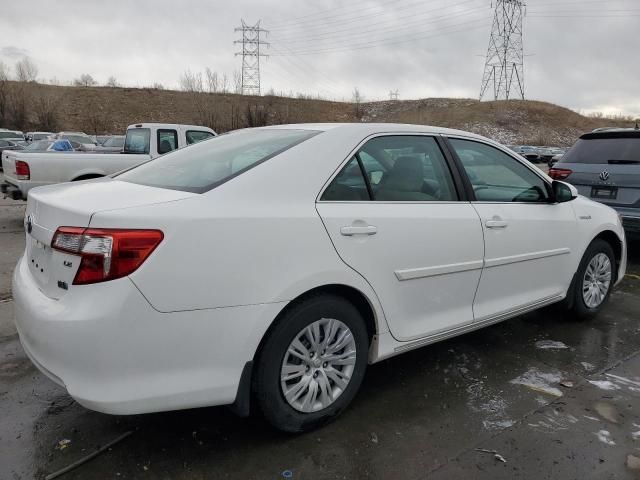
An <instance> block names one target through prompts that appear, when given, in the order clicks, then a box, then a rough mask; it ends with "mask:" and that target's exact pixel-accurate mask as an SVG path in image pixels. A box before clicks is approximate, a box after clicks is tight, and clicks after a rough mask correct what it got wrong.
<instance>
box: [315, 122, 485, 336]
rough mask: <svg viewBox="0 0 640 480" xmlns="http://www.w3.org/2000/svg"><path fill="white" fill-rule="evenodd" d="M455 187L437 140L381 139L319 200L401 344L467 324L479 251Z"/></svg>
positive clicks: (347, 258) (475, 226)
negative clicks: (369, 285)
mask: <svg viewBox="0 0 640 480" xmlns="http://www.w3.org/2000/svg"><path fill="white" fill-rule="evenodd" d="M460 190H461V184H460V183H457V182H456V180H455V176H454V175H452V169H451V166H450V165H449V162H447V160H446V159H445V156H444V155H443V151H442V150H441V148H440V145H439V140H437V139H436V138H434V137H431V136H421V135H413V134H412V135H382V136H377V137H374V138H371V139H370V140H368V141H366V142H365V143H364V144H363V145H362V146H361V148H360V149H359V150H358V152H357V154H355V155H354V156H353V157H352V158H351V159H350V160H349V161H348V162H347V163H346V165H345V166H344V167H343V168H342V170H341V171H340V172H339V174H338V175H337V176H336V177H335V178H334V179H333V180H332V182H331V183H330V184H329V186H328V187H327V188H326V190H325V191H324V192H323V194H322V196H321V197H320V200H319V202H318V203H317V209H318V212H319V214H320V216H321V217H322V220H323V221H324V224H325V226H326V228H327V231H328V233H329V235H330V237H331V240H332V241H333V244H334V246H335V248H336V250H337V252H338V254H339V255H340V257H341V258H342V259H343V261H344V262H345V263H347V264H348V265H349V266H351V267H352V268H353V269H354V270H356V271H357V272H359V273H360V274H361V275H362V276H363V277H364V278H365V279H366V280H367V281H368V282H369V283H370V284H371V285H372V287H373V288H374V290H375V291H376V293H377V295H378V297H379V299H380V301H381V303H382V307H383V309H384V312H385V315H386V317H387V321H388V324H389V327H390V329H391V333H392V334H393V336H394V337H395V338H397V339H399V340H403V341H406V340H413V339H418V338H420V337H424V336H427V335H429V334H435V333H438V332H440V331H444V330H449V329H452V328H455V327H460V326H464V325H468V324H471V323H472V322H473V312H472V304H473V297H474V294H475V291H476V288H477V286H478V281H479V278H480V272H481V269H482V257H483V253H484V244H483V238H482V228H481V226H480V222H479V218H478V215H477V213H476V212H475V210H474V209H473V207H472V206H471V205H470V204H469V203H468V202H465V201H461V197H460V195H459V192H460Z"/></svg>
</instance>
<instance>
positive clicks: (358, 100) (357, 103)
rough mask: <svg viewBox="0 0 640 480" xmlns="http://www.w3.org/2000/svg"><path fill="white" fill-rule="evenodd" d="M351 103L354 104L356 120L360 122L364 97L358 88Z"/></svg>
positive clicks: (354, 91) (355, 89)
mask: <svg viewBox="0 0 640 480" xmlns="http://www.w3.org/2000/svg"><path fill="white" fill-rule="evenodd" d="M351 102H352V103H353V107H354V114H355V116H356V118H357V119H358V120H360V119H361V118H362V102H363V97H362V94H361V93H360V90H359V89H358V87H355V88H354V89H353V94H352V95H351Z"/></svg>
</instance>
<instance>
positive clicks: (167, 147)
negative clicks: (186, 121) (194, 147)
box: [158, 129, 178, 155]
mask: <svg viewBox="0 0 640 480" xmlns="http://www.w3.org/2000/svg"><path fill="white" fill-rule="evenodd" d="M176 148H178V132H176V131H175V130H168V129H167V130H165V129H159V130H158V153H159V154H160V155H162V154H164V153H169V152H171V151H173V150H175V149H176Z"/></svg>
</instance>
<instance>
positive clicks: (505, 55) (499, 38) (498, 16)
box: [480, 0, 526, 100]
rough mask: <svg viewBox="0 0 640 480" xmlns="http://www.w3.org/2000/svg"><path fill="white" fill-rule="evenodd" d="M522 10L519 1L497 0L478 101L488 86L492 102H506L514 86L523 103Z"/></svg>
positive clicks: (522, 5) (523, 6) (522, 4)
mask: <svg viewBox="0 0 640 480" xmlns="http://www.w3.org/2000/svg"><path fill="white" fill-rule="evenodd" d="M525 8H526V5H525V4H524V2H522V1H521V0H496V8H495V14H494V16H493V26H492V28H491V34H490V36H489V48H488V49H487V59H486V61H485V65H484V74H483V76H482V85H481V87H480V100H482V98H483V97H484V96H485V94H486V93H487V90H488V89H489V87H493V99H494V100H509V98H510V97H511V88H512V87H517V93H518V96H519V97H520V98H522V100H524V52H523V50H524V47H523V42H522V18H523V16H524V9H525Z"/></svg>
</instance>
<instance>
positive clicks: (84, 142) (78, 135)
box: [54, 132, 98, 150]
mask: <svg viewBox="0 0 640 480" xmlns="http://www.w3.org/2000/svg"><path fill="white" fill-rule="evenodd" d="M54 138H61V139H65V140H70V141H72V142H76V143H79V144H80V150H95V148H96V146H97V145H98V143H97V142H96V140H94V139H93V138H91V137H90V136H89V135H87V134H86V133H83V132H60V133H57V134H55V136H54Z"/></svg>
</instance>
